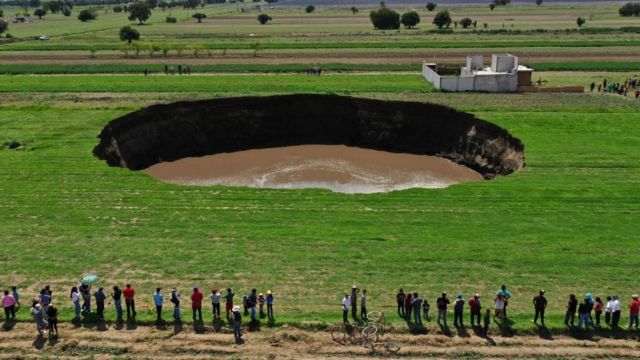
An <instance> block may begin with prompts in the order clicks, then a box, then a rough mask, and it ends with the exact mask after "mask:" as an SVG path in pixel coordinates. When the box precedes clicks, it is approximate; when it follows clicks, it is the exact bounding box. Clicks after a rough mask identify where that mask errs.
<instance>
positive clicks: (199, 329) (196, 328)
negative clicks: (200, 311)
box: [193, 320, 206, 334]
mask: <svg viewBox="0 0 640 360" xmlns="http://www.w3.org/2000/svg"><path fill="white" fill-rule="evenodd" d="M205 331H206V329H205V327H204V323H203V322H202V320H196V321H194V322H193V332H195V333H196V334H204V333H205Z"/></svg>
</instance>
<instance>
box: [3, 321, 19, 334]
mask: <svg viewBox="0 0 640 360" xmlns="http://www.w3.org/2000/svg"><path fill="white" fill-rule="evenodd" d="M15 326H16V321H15V320H5V322H4V323H3V324H2V330H4V331H11V330H13V328H14V327H15Z"/></svg>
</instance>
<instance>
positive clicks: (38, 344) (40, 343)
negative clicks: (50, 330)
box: [32, 335, 47, 350]
mask: <svg viewBox="0 0 640 360" xmlns="http://www.w3.org/2000/svg"><path fill="white" fill-rule="evenodd" d="M46 343H47V339H45V337H44V336H42V335H38V337H36V339H35V340H33V343H32V345H33V347H34V348H36V349H38V350H42V349H43V348H44V345H45V344H46Z"/></svg>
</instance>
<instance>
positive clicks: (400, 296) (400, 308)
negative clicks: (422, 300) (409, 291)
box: [396, 289, 406, 319]
mask: <svg viewBox="0 0 640 360" xmlns="http://www.w3.org/2000/svg"><path fill="white" fill-rule="evenodd" d="M404 297H405V294H404V290H402V289H400V291H398V294H397V295H396V301H397V303H398V316H400V317H401V318H403V319H406V315H405V313H404Z"/></svg>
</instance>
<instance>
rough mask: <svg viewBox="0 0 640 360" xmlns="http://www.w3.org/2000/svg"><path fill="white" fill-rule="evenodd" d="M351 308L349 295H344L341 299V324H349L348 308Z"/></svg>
mask: <svg viewBox="0 0 640 360" xmlns="http://www.w3.org/2000/svg"><path fill="white" fill-rule="evenodd" d="M350 306H351V297H350V296H349V294H344V299H342V322H344V323H345V324H348V323H349V307H350Z"/></svg>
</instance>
